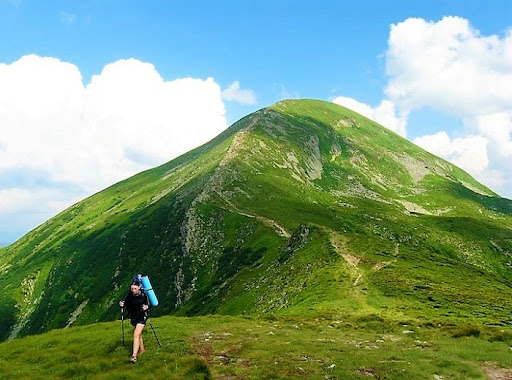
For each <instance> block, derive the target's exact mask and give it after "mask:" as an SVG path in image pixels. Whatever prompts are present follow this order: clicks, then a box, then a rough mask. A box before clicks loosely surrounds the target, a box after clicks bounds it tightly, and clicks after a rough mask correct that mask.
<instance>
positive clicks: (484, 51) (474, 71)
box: [386, 17, 512, 117]
mask: <svg viewBox="0 0 512 380" xmlns="http://www.w3.org/2000/svg"><path fill="white" fill-rule="evenodd" d="M386 71H387V74H388V75H389V77H390V80H389V83H388V85H387V87H386V94H387V96H388V97H389V99H390V100H391V101H393V102H394V103H395V104H396V105H397V106H398V107H400V108H401V109H404V110H412V109H415V108H421V107H423V106H430V107H432V108H435V109H439V110H442V111H446V112H449V113H451V114H454V115H456V116H461V117H468V116H475V115H479V114H481V113H485V114H488V113H494V112H500V111H502V110H503V109H504V108H512V30H509V31H508V32H507V33H506V35H505V36H504V37H503V38H499V37H498V36H495V35H493V36H482V35H480V33H479V31H478V30H476V29H474V28H472V27H471V25H470V24H469V22H468V20H466V19H463V18H460V17H444V18H443V19H442V20H440V21H438V22H427V21H425V20H423V19H418V18H410V19H407V20H405V21H404V22H401V23H398V24H396V25H392V26H391V32H390V36H389V40H388V50H387V53H386Z"/></svg>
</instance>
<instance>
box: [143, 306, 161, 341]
mask: <svg viewBox="0 0 512 380" xmlns="http://www.w3.org/2000/svg"><path fill="white" fill-rule="evenodd" d="M146 317H147V318H148V322H149V326H151V330H153V335H154V336H155V339H156V342H157V343H158V347H160V348H161V347H162V345H161V344H160V341H159V340H158V337H157V336H156V331H155V329H154V328H153V325H152V324H151V320H150V319H149V315H148V313H147V312H146Z"/></svg>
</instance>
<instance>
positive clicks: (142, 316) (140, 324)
mask: <svg viewBox="0 0 512 380" xmlns="http://www.w3.org/2000/svg"><path fill="white" fill-rule="evenodd" d="M119 306H120V307H121V308H124V307H125V306H126V309H127V310H128V314H129V315H130V319H131V321H130V322H131V324H132V326H133V327H134V329H133V353H132V357H131V359H130V361H131V362H132V363H135V362H136V361H137V355H138V354H139V352H140V353H143V352H145V351H146V349H145V348H144V342H143V340H142V331H143V330H144V327H146V320H147V318H148V314H147V310H148V309H149V302H148V297H147V296H146V294H145V293H144V292H143V291H142V289H141V283H140V281H138V280H137V279H135V278H134V279H133V281H132V283H131V285H130V291H129V292H128V293H127V294H126V297H125V298H124V300H122V301H119Z"/></svg>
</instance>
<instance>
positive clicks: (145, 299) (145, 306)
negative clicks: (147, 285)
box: [142, 293, 149, 311]
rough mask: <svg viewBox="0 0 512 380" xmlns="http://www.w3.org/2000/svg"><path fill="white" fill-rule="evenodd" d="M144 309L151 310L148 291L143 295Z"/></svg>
mask: <svg viewBox="0 0 512 380" xmlns="http://www.w3.org/2000/svg"><path fill="white" fill-rule="evenodd" d="M142 310H143V311H148V310H149V300H148V295H147V294H146V293H144V295H143V297H142Z"/></svg>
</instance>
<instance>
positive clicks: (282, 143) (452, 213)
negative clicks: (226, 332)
mask: <svg viewBox="0 0 512 380" xmlns="http://www.w3.org/2000/svg"><path fill="white" fill-rule="evenodd" d="M511 214H512V201H510V200H507V199H503V198H500V197H499V196H497V195H496V194H494V193H492V192H491V191H490V190H489V189H487V188H486V187H484V186H482V185H481V184H479V183H478V182H476V181H475V180H474V179H472V178H471V177H470V176H469V175H468V174H467V173H465V172H464V171H462V170H460V169H459V168H457V167H455V166H453V165H451V164H449V163H448V162H446V161H444V160H442V159H440V158H438V157H435V156H433V155H431V154H429V153H427V152H425V151H424V150H422V149H420V148H418V147H417V146H415V145H413V144H412V143H410V142H408V141H407V140H405V139H403V138H401V137H399V136H397V135H396V134H394V133H392V132H391V131H389V130H387V129H386V128H383V127H381V126H379V125H377V124H376V123H374V122H372V121H370V120H368V119H366V118H364V117H362V116H360V115H358V114H356V113H354V112H352V111H350V110H347V109H345V108H343V107H340V106H338V105H335V104H332V103H328V102H321V101H315V100H289V101H283V102H279V103H276V104H275V105H273V106H271V107H268V108H264V109H262V110H260V111H257V112H255V113H253V114H251V115H248V116H247V117H245V118H243V119H241V120H240V121H238V122H237V123H235V124H234V125H233V126H232V127H231V128H229V129H228V130H227V131H226V132H224V133H223V134H222V135H220V136H219V137H217V138H216V139H214V140H212V141H211V142H210V143H208V144H206V145H204V146H202V147H200V148H198V149H196V150H194V151H191V152H189V153H187V154H185V155H183V156H181V157H179V158H177V159H175V160H173V161H171V162H169V163H167V164H165V165H162V166H160V167H157V168H155V169H152V170H148V171H146V172H143V173H140V174H139V175H136V176H134V177H132V178H130V179H127V180H125V181H123V182H120V183H118V184H116V185H114V186H112V187H110V188H108V189H106V190H104V191H102V192H100V193H98V194H96V195H94V196H92V197H90V198H88V199H86V200H84V201H82V202H80V203H78V204H76V205H74V206H73V207H71V208H69V209H67V210H66V211H64V212H62V213H61V214H59V215H57V216H56V217H54V218H52V219H51V220H49V221H48V222H46V223H44V224H43V225H41V226H40V227H38V228H37V229H35V230H33V231H32V232H30V233H29V234H27V235H26V236H25V237H23V238H22V239H20V240H19V241H18V242H16V243H15V244H13V245H11V246H9V247H7V248H4V249H1V250H0V286H1V287H2V288H3V289H4V290H5V291H4V292H2V294H1V295H0V322H1V323H0V338H1V339H6V338H9V337H11V338H12V337H15V336H24V335H28V334H34V333H40V332H43V331H48V330H51V329H54V328H61V327H64V326H70V325H85V324H90V323H94V322H98V321H108V320H113V319H115V318H116V316H117V313H118V308H117V306H116V303H117V300H119V299H120V298H121V297H122V295H123V294H124V292H125V291H126V290H127V286H128V281H129V279H130V278H131V276H132V275H133V274H135V273H144V274H149V275H150V277H151V281H152V284H153V286H154V288H155V289H156V290H157V293H158V296H159V299H160V302H161V305H160V306H159V307H158V308H157V309H156V310H155V315H163V314H174V315H176V316H197V315H205V314H229V315H275V316H279V317H283V318H284V317H287V318H299V317H300V318H313V319H314V318H327V319H332V320H336V319H339V318H343V316H345V315H347V316H352V315H355V314H357V315H359V316H370V318H382V319H383V320H387V319H390V318H391V319H393V320H396V319H400V318H404V319H409V318H411V319H414V320H415V321H419V322H418V323H420V324H421V323H427V324H438V323H441V324H443V325H444V324H447V323H448V324H454V325H461V324H471V325H477V326H499V327H502V328H505V329H508V328H510V326H511V325H512V317H511V314H510V310H512V215H511ZM507 331H508V330H507Z"/></svg>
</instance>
